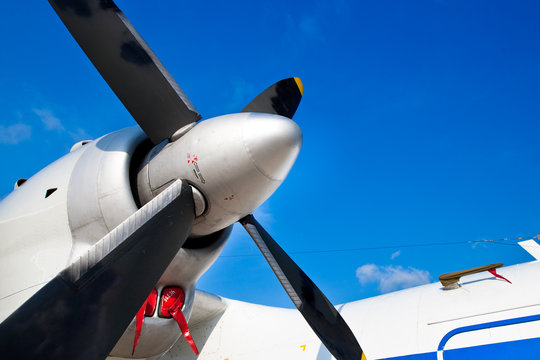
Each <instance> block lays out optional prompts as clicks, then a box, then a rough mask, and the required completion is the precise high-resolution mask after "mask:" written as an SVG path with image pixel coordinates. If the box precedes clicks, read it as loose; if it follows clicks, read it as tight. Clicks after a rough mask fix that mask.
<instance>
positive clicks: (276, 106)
mask: <svg viewBox="0 0 540 360" xmlns="http://www.w3.org/2000/svg"><path fill="white" fill-rule="evenodd" d="M303 93H304V88H303V86H302V82H301V81H300V79H299V78H297V77H294V78H288V79H284V80H281V81H278V82H277V83H275V84H274V85H272V86H270V87H268V88H267V89H266V90H264V91H263V92H262V93H260V94H259V95H257V97H256V98H255V99H253V100H252V101H251V102H250V103H249V104H248V105H247V106H246V107H245V108H244V109H243V110H242V112H258V113H267V114H277V115H281V116H285V117H288V118H289V119H292V117H293V116H294V113H295V112H296V109H297V108H298V105H300V100H302V94H303Z"/></svg>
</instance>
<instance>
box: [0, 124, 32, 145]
mask: <svg viewBox="0 0 540 360" xmlns="http://www.w3.org/2000/svg"><path fill="white" fill-rule="evenodd" d="M30 135H32V127H31V126H29V125H26V124H22V123H18V124H13V125H10V126H7V127H6V126H4V125H0V144H8V145H15V144H18V143H20V142H21V141H24V140H28V139H30Z"/></svg>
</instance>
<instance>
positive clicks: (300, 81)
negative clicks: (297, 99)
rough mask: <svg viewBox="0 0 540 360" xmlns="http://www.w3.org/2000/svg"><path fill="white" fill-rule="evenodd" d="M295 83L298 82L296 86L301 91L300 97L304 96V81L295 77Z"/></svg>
mask: <svg viewBox="0 0 540 360" xmlns="http://www.w3.org/2000/svg"><path fill="white" fill-rule="evenodd" d="M294 81H295V82H296V86H298V90H300V95H302V96H304V85H302V80H300V78H297V77H295V78H294Z"/></svg>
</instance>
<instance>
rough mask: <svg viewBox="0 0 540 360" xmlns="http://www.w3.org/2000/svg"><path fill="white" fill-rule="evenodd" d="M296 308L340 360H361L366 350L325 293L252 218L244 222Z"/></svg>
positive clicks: (243, 224) (243, 219)
mask: <svg viewBox="0 0 540 360" xmlns="http://www.w3.org/2000/svg"><path fill="white" fill-rule="evenodd" d="M240 223H241V224H242V226H243V227H244V228H245V229H246V231H247V232H248V233H249V235H250V236H251V238H252V239H253V241H255V244H256V245H257V247H258V248H259V250H260V251H261V253H262V254H263V256H264V258H265V259H266V261H267V262H268V264H269V265H270V267H271V268H272V270H273V271H274V273H275V274H276V277H277V278H278V280H279V282H280V283H281V285H282V286H283V288H284V289H285V292H287V295H289V297H290V298H291V300H292V302H293V303H294V306H296V308H297V309H298V310H299V311H300V313H301V314H302V316H303V317H304V318H305V319H306V321H307V322H308V324H309V326H311V328H312V329H313V331H314V332H315V334H317V336H318V337H319V339H320V340H321V341H322V343H323V344H324V346H326V348H327V349H328V350H329V351H330V353H331V354H332V355H333V356H334V357H335V358H336V359H361V358H362V357H363V356H364V355H363V351H362V348H361V347H360V345H359V344H358V341H357V340H356V338H355V336H354V334H353V333H352V331H351V329H350V328H349V326H348V325H347V323H346V322H345V320H344V319H343V318H342V317H341V315H340V314H339V312H337V310H336V308H335V307H334V306H333V305H332V303H330V301H328V299H327V298H326V296H324V294H323V293H322V291H321V290H319V288H318V287H317V285H315V284H314V283H313V281H311V279H310V278H309V277H308V276H307V275H306V274H305V273H304V272H303V271H302V269H300V267H299V266H298V265H297V264H296V263H295V262H294V261H293V260H292V259H291V258H290V257H289V255H287V253H286V252H285V251H284V250H283V249H282V248H281V247H280V246H279V245H278V243H277V242H275V240H274V239H272V237H271V236H270V235H269V234H268V233H267V232H266V230H264V228H263V227H262V226H261V224H259V223H258V222H257V220H255V218H254V217H253V215H248V216H246V217H244V218H242V219H241V220H240Z"/></svg>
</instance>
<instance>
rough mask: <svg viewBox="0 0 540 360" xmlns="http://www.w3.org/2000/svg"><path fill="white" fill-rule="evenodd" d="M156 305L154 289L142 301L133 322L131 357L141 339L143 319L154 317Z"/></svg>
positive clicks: (155, 291)
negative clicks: (133, 334) (134, 322)
mask: <svg viewBox="0 0 540 360" xmlns="http://www.w3.org/2000/svg"><path fill="white" fill-rule="evenodd" d="M156 303H157V290H156V289H155V288H154V289H152V291H151V292H150V295H148V297H147V298H146V300H145V301H144V304H142V306H141V308H140V309H139V311H137V316H136V317H135V321H136V325H135V340H134V341H133V351H132V352H131V355H133V354H135V349H136V348H137V343H138V342H139V338H140V337H141V331H142V326H143V321H144V317H145V316H152V315H154V311H156Z"/></svg>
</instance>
